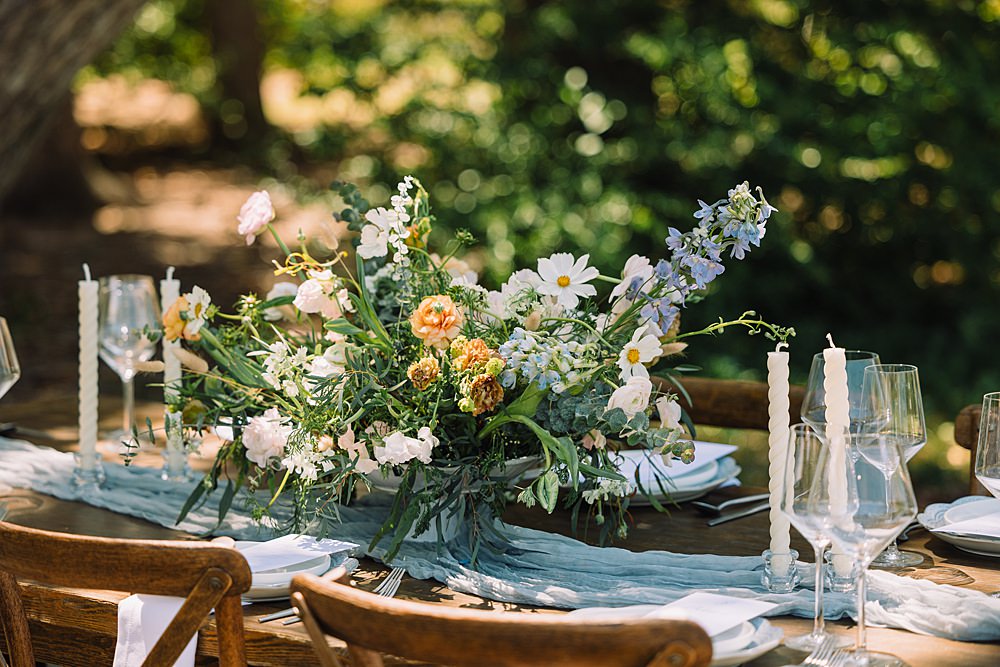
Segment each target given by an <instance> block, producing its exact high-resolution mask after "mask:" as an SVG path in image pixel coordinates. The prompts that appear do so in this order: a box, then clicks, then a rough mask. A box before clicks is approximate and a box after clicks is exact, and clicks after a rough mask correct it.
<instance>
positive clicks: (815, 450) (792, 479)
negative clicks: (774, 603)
mask: <svg viewBox="0 0 1000 667" xmlns="http://www.w3.org/2000/svg"><path fill="white" fill-rule="evenodd" d="M825 447H826V445H825V444H824V441H823V438H821V437H820V436H819V435H818V434H817V433H816V432H815V431H814V430H813V429H812V427H811V426H809V425H808V424H796V425H795V426H793V427H792V429H791V432H790V435H789V439H788V454H787V458H786V459H785V468H784V470H785V474H784V476H783V477H782V490H781V511H782V512H783V513H784V514H785V516H787V517H788V520H789V521H790V522H791V523H792V525H793V526H795V529H796V530H797V531H799V533H800V534H801V535H802V537H804V538H806V540H807V541H808V542H809V544H811V545H812V546H813V552H814V560H813V562H814V563H815V564H816V572H815V574H816V604H815V614H814V615H813V629H812V632H810V633H808V634H804V635H798V636H797V637H789V638H787V639H785V644H786V645H787V646H789V647H791V648H793V649H796V650H799V651H812V650H813V649H815V648H817V647H818V646H819V645H820V644H822V643H823V642H824V641H827V638H828V637H835V635H833V634H832V633H830V632H827V631H826V628H825V627H824V620H823V579H824V577H823V551H824V550H825V549H826V548H827V547H828V546H830V535H829V533H828V532H826V530H825V525H824V522H823V521H822V520H819V521H818V520H816V518H815V517H814V516H813V515H812V513H810V512H809V502H810V491H811V490H812V486H813V481H814V478H815V477H816V472H817V471H818V470H819V459H820V455H821V454H822V452H823V450H824V449H825ZM841 639H842V638H839V637H837V638H836V640H835V641H836V642H837V643H838V644H839V643H840V642H841Z"/></svg>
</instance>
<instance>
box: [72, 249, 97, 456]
mask: <svg viewBox="0 0 1000 667" xmlns="http://www.w3.org/2000/svg"><path fill="white" fill-rule="evenodd" d="M83 275H84V280H81V281H79V283H78V284H77V285H78V287H77V298H78V301H79V308H80V314H79V335H80V357H79V375H80V385H79V405H78V407H79V412H80V414H79V428H80V468H81V469H83V470H88V471H89V470H92V469H93V468H94V467H95V462H96V461H95V459H96V456H97V393H98V376H97V355H98V350H97V346H98V335H97V328H98V310H99V307H100V306H99V305H98V294H97V281H96V280H92V279H91V277H90V267H89V266H87V265H86V264H84V265H83Z"/></svg>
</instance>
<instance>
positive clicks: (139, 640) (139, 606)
mask: <svg viewBox="0 0 1000 667" xmlns="http://www.w3.org/2000/svg"><path fill="white" fill-rule="evenodd" d="M183 604H184V598H173V597H166V596H163V595H130V596H128V597H127V598H125V599H124V600H122V601H121V602H119V603H118V640H117V642H116V643H115V661H114V667H140V665H142V661H143V660H145V659H146V656H147V655H149V652H150V651H151V650H153V647H154V646H155V645H156V642H157V641H158V640H159V639H160V635H162V634H163V631H164V630H166V629H167V626H168V625H170V621H172V620H174V616H176V615H177V612H178V611H180V608H181V605H183ZM197 648H198V633H195V635H194V636H193V637H192V638H191V641H190V642H188V645H187V647H186V648H185V649H184V651H183V652H182V653H181V657H180V658H178V659H177V662H175V663H174V665H175V667H193V666H194V656H195V651H196V650H197Z"/></svg>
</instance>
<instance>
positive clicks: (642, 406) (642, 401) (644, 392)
mask: <svg viewBox="0 0 1000 667" xmlns="http://www.w3.org/2000/svg"><path fill="white" fill-rule="evenodd" d="M652 392H653V383H652V382H650V381H649V378H648V377H640V376H633V377H630V378H629V379H628V380H627V381H626V382H625V384H623V385H622V386H620V387H618V388H617V389H615V390H614V392H613V393H612V394H611V398H610V399H608V410H614V409H615V408H621V409H622V410H624V411H625V415H626V416H627V417H628V418H629V419H631V418H632V417H634V416H636V415H637V414H639V413H640V412H644V411H645V410H646V408H648V407H649V396H650V394H652Z"/></svg>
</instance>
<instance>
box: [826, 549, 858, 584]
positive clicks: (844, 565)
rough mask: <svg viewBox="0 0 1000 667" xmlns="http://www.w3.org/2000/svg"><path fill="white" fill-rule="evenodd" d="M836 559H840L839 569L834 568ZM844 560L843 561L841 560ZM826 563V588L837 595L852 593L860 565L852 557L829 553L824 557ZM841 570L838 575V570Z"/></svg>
mask: <svg viewBox="0 0 1000 667" xmlns="http://www.w3.org/2000/svg"><path fill="white" fill-rule="evenodd" d="M834 558H837V559H838V565H840V567H839V568H837V567H834V560H833V559H834ZM840 559H843V560H840ZM823 560H824V561H825V562H826V568H825V569H826V573H825V574H826V587H827V588H828V589H830V590H831V591H833V592H835V593H850V592H851V591H853V590H854V582H855V581H856V580H857V574H858V570H857V568H858V565H857V562H856V561H855V560H854V559H853V558H851V557H850V556H845V555H843V554H837V555H836V556H835V555H834V553H833V552H832V551H827V552H826V553H825V554H824V555H823ZM838 569H839V570H840V572H839V573H838V572H837V570H838Z"/></svg>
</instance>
